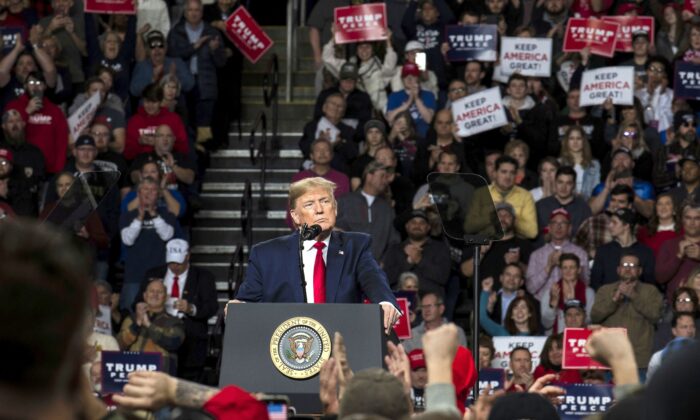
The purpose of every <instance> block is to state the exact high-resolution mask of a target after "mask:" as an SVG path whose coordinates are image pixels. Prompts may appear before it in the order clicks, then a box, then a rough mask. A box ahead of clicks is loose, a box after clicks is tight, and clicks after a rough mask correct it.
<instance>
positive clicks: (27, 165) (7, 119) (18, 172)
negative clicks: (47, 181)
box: [0, 109, 44, 216]
mask: <svg viewBox="0 0 700 420" xmlns="http://www.w3.org/2000/svg"><path fill="white" fill-rule="evenodd" d="M2 133H3V140H2V142H0V147H2V148H4V149H7V150H9V151H10V152H12V156H13V159H12V167H13V168H14V169H13V172H12V174H11V175H12V176H13V179H12V181H11V185H12V187H13V188H12V189H11V194H10V197H11V201H12V203H13V204H12V208H13V210H14V211H15V213H17V214H19V215H21V216H36V215H37V214H38V208H37V203H38V192H39V183H40V182H41V181H42V179H43V178H44V155H43V154H42V153H41V150H39V148H38V147H36V146H34V145H33V144H29V143H27V142H26V139H25V123H24V120H23V119H22V115H21V114H20V113H19V111H17V110H14V109H10V110H8V111H6V112H5V113H4V114H3V115H2ZM15 187H16V188H15Z"/></svg>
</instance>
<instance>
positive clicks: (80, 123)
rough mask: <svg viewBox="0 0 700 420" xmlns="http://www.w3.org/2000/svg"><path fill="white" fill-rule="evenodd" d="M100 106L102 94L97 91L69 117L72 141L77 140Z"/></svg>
mask: <svg viewBox="0 0 700 420" xmlns="http://www.w3.org/2000/svg"><path fill="white" fill-rule="evenodd" d="M99 106H100V94H99V93H95V94H93V95H92V96H91V97H90V99H88V100H87V101H85V103H84V104H82V105H80V108H78V109H76V110H75V112H74V113H73V114H72V115H71V116H70V117H68V128H69V129H70V136H71V141H75V140H77V139H78V136H80V133H81V132H82V131H83V130H84V129H86V128H87V127H88V126H89V125H90V123H91V122H92V119H93V118H94V117H95V113H96V112H97V107H99Z"/></svg>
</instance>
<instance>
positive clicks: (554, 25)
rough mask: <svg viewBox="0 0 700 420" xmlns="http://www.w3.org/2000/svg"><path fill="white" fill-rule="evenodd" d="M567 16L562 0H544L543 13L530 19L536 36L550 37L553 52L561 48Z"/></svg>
mask: <svg viewBox="0 0 700 420" xmlns="http://www.w3.org/2000/svg"><path fill="white" fill-rule="evenodd" d="M568 18H569V12H568V10H567V7H566V2H565V1H564V0H546V1H545V2H544V13H543V14H542V15H541V16H539V17H538V18H535V19H533V21H532V26H533V27H534V28H535V35H536V36H537V37H547V38H552V52H553V53H554V54H557V51H561V50H562V46H563V44H564V29H565V27H566V21H567V20H568ZM557 55H558V54H557ZM555 58H556V55H555Z"/></svg>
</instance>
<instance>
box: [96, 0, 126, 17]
mask: <svg viewBox="0 0 700 420" xmlns="http://www.w3.org/2000/svg"><path fill="white" fill-rule="evenodd" d="M85 13H109V14H115V15H135V14H136V8H135V7H134V1H133V0H85Z"/></svg>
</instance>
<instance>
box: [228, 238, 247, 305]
mask: <svg viewBox="0 0 700 420" xmlns="http://www.w3.org/2000/svg"><path fill="white" fill-rule="evenodd" d="M242 261H243V244H241V243H240V242H239V243H238V244H237V245H236V251H235V252H234V253H233V255H231V262H230V263H229V266H228V276H227V280H228V290H227V292H228V298H229V300H230V299H233V298H235V297H236V292H237V291H238V287H239V286H240V284H241V280H242V279H243V263H242Z"/></svg>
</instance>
